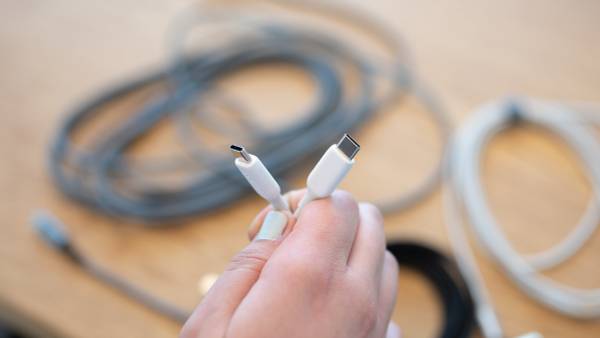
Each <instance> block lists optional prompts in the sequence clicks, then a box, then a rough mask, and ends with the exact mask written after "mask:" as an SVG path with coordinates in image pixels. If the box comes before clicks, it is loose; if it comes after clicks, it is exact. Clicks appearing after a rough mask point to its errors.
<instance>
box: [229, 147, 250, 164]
mask: <svg viewBox="0 0 600 338" xmlns="http://www.w3.org/2000/svg"><path fill="white" fill-rule="evenodd" d="M229 150H231V152H232V153H233V155H234V156H236V157H241V158H242V159H244V161H246V162H250V160H251V158H250V154H248V152H247V151H246V149H244V147H242V146H236V145H235V144H232V145H230V146H229Z"/></svg>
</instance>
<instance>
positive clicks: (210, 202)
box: [49, 13, 450, 224]
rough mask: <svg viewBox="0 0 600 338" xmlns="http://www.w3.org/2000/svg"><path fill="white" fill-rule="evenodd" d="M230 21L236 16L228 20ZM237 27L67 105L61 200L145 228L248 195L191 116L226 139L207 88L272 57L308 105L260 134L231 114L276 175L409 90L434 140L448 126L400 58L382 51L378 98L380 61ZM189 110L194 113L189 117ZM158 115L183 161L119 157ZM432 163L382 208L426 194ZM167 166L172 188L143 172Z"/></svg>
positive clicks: (319, 41)
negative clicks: (311, 100)
mask: <svg viewBox="0 0 600 338" xmlns="http://www.w3.org/2000/svg"><path fill="white" fill-rule="evenodd" d="M220 15H221V14H218V15H217V14H206V13H203V15H197V16H196V17H195V18H194V19H195V20H196V21H195V22H192V25H188V27H183V28H184V30H183V32H181V30H180V32H179V36H178V37H179V39H180V40H183V36H181V35H185V30H186V29H189V28H190V27H191V26H193V24H204V23H205V21H203V20H206V18H207V17H211V18H212V19H211V20H210V21H215V18H219V17H220ZM229 20H231V19H229ZM235 22H243V21H241V20H239V17H238V20H237V21H235ZM233 25H235V24H233ZM244 28H245V29H246V31H251V32H250V33H247V34H240V36H238V37H234V38H232V40H231V41H226V42H224V43H222V46H220V47H217V49H208V50H204V51H202V52H200V53H198V54H195V55H193V56H187V57H186V56H183V55H182V53H181V51H175V53H174V55H175V57H174V58H173V59H174V60H175V61H174V64H173V66H172V67H170V68H169V69H167V70H163V71H159V72H156V73H154V74H149V75H146V76H144V77H141V78H138V79H134V80H132V81H130V82H127V83H124V84H122V85H120V86H117V87H115V88H113V89H110V90H108V91H106V92H104V93H102V94H101V95H99V96H97V97H96V98H94V99H92V100H90V101H89V102H87V103H84V104H83V105H82V106H81V107H80V108H77V109H75V111H74V112H72V113H71V114H70V115H69V116H68V117H67V119H66V121H65V122H64V123H63V124H62V125H61V127H60V128H59V131H58V133H57V135H56V137H55V139H54V143H53V146H52V149H51V152H50V157H49V158H50V161H49V163H50V170H51V174H52V177H53V178H54V181H55V182H56V184H57V186H58V187H59V188H60V189H61V190H62V191H63V192H64V193H65V194H67V195H68V196H70V197H71V198H73V199H75V200H77V201H79V202H82V203H84V204H86V205H88V206H90V207H92V208H95V209H97V210H101V211H104V212H108V213H110V214H113V215H117V216H124V217H132V218H138V219H142V220H145V221H147V222H148V223H149V224H159V222H160V221H164V220H166V219H170V218H173V217H180V216H187V215H191V214H199V213H204V212H209V211H212V210H214V209H216V208H220V207H223V206H226V205H228V204H230V203H232V202H234V201H236V200H238V199H239V198H240V197H242V196H243V195H244V194H246V193H247V192H248V191H249V189H248V187H247V185H246V184H245V183H244V182H242V181H241V180H240V179H239V177H238V175H237V173H236V172H235V171H234V170H233V166H231V163H230V161H229V158H227V157H226V155H225V152H220V153H215V152H214V151H211V150H209V148H208V147H207V146H206V144H205V143H203V142H202V140H201V139H200V138H199V135H198V134H197V133H195V131H194V130H193V126H194V124H195V123H197V121H196V120H199V121H200V122H202V123H203V127H209V128H212V129H213V131H215V132H219V131H221V132H223V131H224V130H225V132H224V133H225V136H230V137H231V135H230V134H232V131H227V128H229V129H235V128H231V127H225V126H219V125H218V122H215V121H214V119H215V117H214V116H211V114H210V112H209V110H208V109H206V107H205V106H203V104H204V103H205V102H206V101H208V100H209V99H212V100H214V98H215V97H219V95H218V94H215V93H219V89H218V88H217V87H216V85H215V83H216V81H217V80H218V79H219V78H221V77H223V76H224V75H227V74H230V73H232V72H235V71H238V70H240V69H243V68H247V67H252V66H254V65H257V64H267V63H273V62H275V63H286V64H292V65H295V66H297V67H300V68H302V69H304V70H305V71H306V72H307V73H309V74H310V75H311V76H312V77H313V79H314V80H315V82H316V84H317V87H318V95H317V98H316V104H314V106H313V108H312V109H311V111H309V112H308V113H305V114H302V119H300V120H299V121H298V122H296V123H294V124H293V125H291V126H287V127H285V128H284V129H283V130H277V131H269V132H267V131H265V130H263V129H261V128H257V127H255V128H250V127H251V126H252V124H250V125H249V124H248V121H246V120H245V119H244V118H243V117H242V116H240V118H239V119H238V122H239V123H240V124H243V123H246V124H245V125H244V130H246V131H247V133H246V134H247V135H245V136H246V137H248V138H249V140H245V141H244V142H245V144H250V148H251V149H253V151H254V152H255V153H256V154H257V155H258V156H260V157H261V159H262V160H263V162H264V163H265V165H266V166H267V167H269V168H270V170H271V171H272V172H273V174H274V175H275V176H276V177H277V178H282V176H284V175H287V174H289V172H290V171H291V170H292V168H294V167H296V165H297V164H298V163H300V162H302V161H303V160H305V159H306V158H308V157H310V156H312V155H314V154H317V153H318V152H320V151H322V149H324V147H326V146H327V145H329V144H331V143H332V142H333V141H334V140H335V139H336V138H337V137H338V136H339V134H341V133H343V132H346V131H351V130H354V129H356V128H358V127H359V126H361V125H362V124H363V123H364V122H365V121H366V120H368V119H369V118H371V117H372V116H373V114H374V113H375V112H377V111H378V110H380V108H381V107H382V106H383V105H384V104H389V103H390V102H391V101H392V98H398V97H400V96H401V94H403V93H410V94H414V95H415V96H416V97H417V99H419V100H420V101H421V102H422V104H423V105H424V106H425V108H426V109H427V111H428V112H430V113H431V115H432V117H433V118H434V120H435V121H436V122H437V124H438V125H439V129H440V131H441V133H442V139H443V140H445V139H446V138H447V136H448V134H449V131H450V123H449V120H448V118H447V117H446V114H445V113H444V112H443V111H442V110H441V108H440V106H439V105H438V104H437V103H436V102H435V100H434V99H433V97H432V96H431V95H430V94H428V93H427V92H426V91H425V89H424V87H422V86H420V84H418V83H417V82H416V81H415V79H414V75H413V74H411V73H410V70H409V68H408V65H407V64H405V63H403V61H402V60H401V59H395V58H400V57H401V56H402V55H400V54H394V55H392V59H394V61H393V63H392V64H390V65H389V66H387V67H383V68H386V69H392V71H391V72H388V73H386V74H385V77H384V79H383V80H388V81H389V82H390V84H391V86H390V89H389V90H388V92H386V94H385V95H383V97H378V93H377V89H378V88H377V83H376V82H377V81H380V80H381V77H382V74H381V72H378V71H377V69H380V68H382V67H381V65H380V64H375V63H376V62H378V60H375V61H373V60H370V59H369V58H368V57H367V56H366V55H364V54H363V53H359V52H357V51H355V49H354V48H350V47H349V46H347V45H346V44H344V43H343V42H342V41H340V40H339V39H337V38H335V37H331V36H328V35H326V34H324V33H316V32H314V31H306V30H301V29H298V28H294V27H288V26H286V25H284V24H281V23H278V22H276V21H272V22H257V21H252V22H251V23H245V27H244ZM379 30H381V29H379ZM389 35H391V34H389ZM180 44H181V43H180ZM177 45H178V44H177V43H173V44H172V46H177ZM174 49H175V50H176V49H178V48H174ZM393 50H395V51H397V50H398V48H397V47H394V48H393ZM397 53H399V52H397ZM348 67H350V68H351V69H352V70H353V71H354V72H356V74H358V80H357V83H356V88H352V90H351V89H350V88H347V87H348V85H347V84H346V83H344V81H343V80H342V75H343V74H344V72H343V69H346V68H348ZM161 83H164V84H165V85H164V86H163V88H162V89H161V90H159V91H158V92H156V91H155V92H153V95H152V99H151V100H147V101H146V102H144V103H143V105H142V107H141V108H140V109H139V110H135V111H132V112H130V113H129V114H130V115H129V116H128V117H127V119H126V121H125V122H123V123H122V124H120V125H117V126H114V127H113V128H111V130H107V131H105V132H104V133H101V134H99V135H97V137H96V139H95V140H94V141H93V142H92V144H93V146H92V147H90V148H88V149H79V148H77V146H76V145H75V144H74V143H73V142H72V141H71V138H72V135H73V134H74V133H81V132H82V131H81V130H85V128H86V126H87V123H88V122H89V121H91V120H93V119H94V118H95V117H96V116H97V115H101V114H103V113H104V112H105V111H106V110H107V108H110V106H111V105H112V104H113V103H114V102H119V101H120V100H124V99H127V98H128V97H129V96H132V95H135V94H137V93H138V92H139V91H142V90H147V88H148V87H150V86H157V84H161ZM350 92H356V94H355V95H352V94H350ZM222 96H223V95H221V97H222ZM238 106H239V105H238ZM198 110H199V111H200V113H196V114H191V113H190V112H193V111H196V112H197V111H198ZM239 114H240V115H242V114H241V113H239ZM165 119H173V120H174V121H176V123H177V126H178V130H179V137H180V142H181V143H182V144H183V145H184V149H185V150H186V152H187V158H169V159H165V160H163V161H159V162H157V161H151V162H149V161H148V160H146V161H144V162H142V163H140V161H139V160H136V161H134V160H132V159H131V158H130V157H129V156H127V154H126V153H127V150H128V149H129V148H130V146H131V145H133V144H134V143H135V142H136V141H138V140H140V139H142V138H143V137H145V136H146V135H147V134H148V133H149V131H150V130H151V129H152V128H153V127H154V126H155V125H156V124H157V123H159V122H160V121H163V120H165ZM204 122H206V123H204ZM249 126H250V127H249ZM219 129H220V130H219ZM238 134H239V133H238ZM224 155H225V156H224ZM186 166H187V168H186ZM200 167H202V168H203V169H202V170H200V169H199V168H200ZM440 169H441V168H440V165H438V166H436V167H435V168H434V170H433V171H432V173H431V174H430V175H429V176H427V178H426V180H425V181H424V183H423V184H422V185H419V186H418V188H417V189H416V190H415V191H413V192H409V193H408V194H406V195H403V196H401V197H400V198H398V199H397V200H394V201H392V202H387V203H383V204H381V206H382V208H383V210H384V211H387V212H389V211H392V210H397V209H399V208H404V207H407V206H410V205H412V204H414V203H416V202H418V201H419V200H421V199H422V198H423V197H425V196H427V195H428V193H429V192H430V191H431V190H433V189H435V187H436V184H437V182H438V179H439V172H440ZM176 170H184V171H186V173H187V176H186V182H185V183H184V184H181V185H180V186H176V187H174V186H173V185H169V186H165V185H164V184H162V185H161V184H160V182H159V181H157V180H154V179H153V178H152V177H151V176H150V175H148V173H154V174H155V173H157V172H163V173H164V172H169V171H176ZM141 182H145V183H147V184H141Z"/></svg>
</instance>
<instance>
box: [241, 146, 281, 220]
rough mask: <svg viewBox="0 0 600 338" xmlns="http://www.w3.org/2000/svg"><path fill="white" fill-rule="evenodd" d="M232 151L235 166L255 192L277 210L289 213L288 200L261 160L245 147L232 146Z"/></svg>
mask: <svg viewBox="0 0 600 338" xmlns="http://www.w3.org/2000/svg"><path fill="white" fill-rule="evenodd" d="M230 150H231V151H232V152H233V153H234V155H236V156H237V158H236V159H235V166H236V167H237V168H238V169H239V171H240V172H241V173H242V175H244V177H245V178H246V180H247V181H248V183H250V185H251V186H252V188H253V189H254V191H256V193H257V194H259V195H260V196H261V197H262V198H264V199H265V200H267V201H268V202H269V203H271V205H273V208H274V209H275V210H279V211H289V210H290V209H289V206H288V203H287V202H286V200H285V199H284V198H283V196H281V188H280V187H279V184H277V181H275V179H274V178H273V176H272V175H271V173H270V172H269V170H267V168H266V167H265V166H264V164H263V163H262V162H261V161H260V159H259V158H258V157H256V156H254V155H252V154H250V153H248V152H247V151H246V149H244V147H241V146H237V145H231V146H230Z"/></svg>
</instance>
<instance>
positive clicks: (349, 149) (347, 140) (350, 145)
mask: <svg viewBox="0 0 600 338" xmlns="http://www.w3.org/2000/svg"><path fill="white" fill-rule="evenodd" d="M337 147H338V149H339V150H340V151H341V152H342V153H344V155H346V156H347V157H348V158H349V159H350V160H352V159H353V158H354V156H356V154H357V153H358V151H359V150H360V145H359V144H358V142H356V140H355V139H353V138H352V136H350V135H348V134H344V136H342V138H341V139H340V141H339V142H338V144H337Z"/></svg>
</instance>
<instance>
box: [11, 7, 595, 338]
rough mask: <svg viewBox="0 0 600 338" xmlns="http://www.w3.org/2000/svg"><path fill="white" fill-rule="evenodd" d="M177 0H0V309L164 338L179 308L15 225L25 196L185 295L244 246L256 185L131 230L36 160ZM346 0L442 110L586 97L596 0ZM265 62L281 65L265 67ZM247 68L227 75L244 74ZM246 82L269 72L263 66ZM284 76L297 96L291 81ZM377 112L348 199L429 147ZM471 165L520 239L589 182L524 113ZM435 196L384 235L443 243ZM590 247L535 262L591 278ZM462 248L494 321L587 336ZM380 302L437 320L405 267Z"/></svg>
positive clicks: (151, 44) (554, 236) (116, 258)
mask: <svg viewBox="0 0 600 338" xmlns="http://www.w3.org/2000/svg"><path fill="white" fill-rule="evenodd" d="M355 2H358V1H355ZM188 3H189V1H175V2H152V3H148V2H141V1H133V0H128V1H118V2H117V1H114V2H107V1H95V2H93V3H92V2H81V1H69V0H60V1H52V2H49V1H2V2H0V13H2V14H1V16H2V20H0V111H1V115H0V118H1V125H2V128H3V129H2V132H1V133H0V154H1V155H2V158H3V159H4V160H3V161H4V163H3V165H2V167H3V169H2V171H1V175H0V183H1V186H0V187H1V188H2V197H1V201H0V211H1V215H2V221H1V233H0V319H4V320H9V321H12V322H13V323H16V324H18V325H19V326H21V327H22V328H23V329H25V330H27V331H30V332H33V333H36V332H37V333H39V332H45V333H44V334H42V335H43V336H48V335H49V333H48V332H51V333H53V334H54V335H56V336H66V337H145V338H149V337H173V336H175V335H176V334H177V332H178V330H179V326H178V324H176V323H173V322H172V321H170V320H168V319H165V318H163V317H161V316H159V315H157V314H155V313H153V312H151V311H149V310H147V309H145V308H144V307H142V306H140V305H138V304H136V303H135V302H132V301H130V300H129V299H127V298H125V297H123V296H122V295H121V294H119V293H117V292H115V291H113V290H111V289H110V288H107V287H106V286H105V285H103V284H101V283H99V282H97V281H96V280H94V279H93V278H91V277H89V276H88V275H86V274H85V273H82V272H81V271H80V270H79V269H78V268H77V267H75V266H73V265H72V264H70V263H69V262H68V261H66V260H64V259H62V257H60V256H59V255H58V254H56V253H55V252H53V251H51V250H49V249H48V248H47V247H46V246H45V245H44V244H43V243H41V242H40V241H39V240H38V239H37V238H36V236H35V234H34V233H33V231H32V230H31V227H30V226H29V223H28V218H29V216H30V214H31V212H32V211H33V210H34V209H37V208H46V209H49V210H52V212H54V213H55V214H56V215H57V216H58V217H60V218H61V219H62V220H63V221H64V222H65V223H66V224H67V225H68V228H69V230H70V231H71V233H72V236H73V238H74V240H75V241H76V242H77V244H78V245H79V246H80V247H81V248H82V250H84V251H85V253H86V254H87V255H89V256H90V257H93V258H94V259H95V260H97V261H98V262H99V263H100V264H103V265H106V266H110V268H111V269H112V270H113V271H114V272H115V273H118V274H119V275H121V276H124V277H126V278H128V279H130V280H132V281H135V282H136V283H138V284H139V285H140V286H142V287H143V288H145V289H146V290H148V291H151V292H153V293H156V294H157V295H160V296H161V297H164V298H165V299H169V300H171V301H173V302H175V303H177V304H179V305H180V306H182V307H185V308H189V309H192V308H193V306H194V305H195V304H196V303H197V302H198V300H199V298H200V296H199V295H198V292H197V287H196V285H197V281H198V280H199V279H200V278H201V276H203V275H205V274H207V273H219V272H220V271H221V270H222V269H223V268H224V266H225V264H226V263H227V261H228V259H229V258H230V257H231V256H232V255H233V254H234V253H235V252H236V251H238V250H239V249H240V248H242V247H243V246H244V245H245V243H246V241H247V239H246V226H247V224H248V223H249V221H250V219H251V218H252V217H253V215H254V214H255V213H256V212H257V211H258V210H259V209H260V208H262V207H263V204H264V203H263V202H262V201H261V200H259V199H258V198H254V197H252V198H247V199H244V200H243V201H240V202H239V203H237V204H236V205H235V207H234V208H230V209H227V210H226V211H224V212H220V213H215V214H212V215H210V216H204V217H197V218H193V219H192V220H190V221H188V222H186V223H189V224H185V225H184V226H180V227H166V228H164V229H156V230H148V229H144V228H142V227H140V226H136V225H135V224H126V223H124V222H123V221H119V220H115V219H111V218H108V217H107V216H103V215H99V214H96V213H93V212H91V211H89V210H86V209H84V208H82V207H80V206H78V205H75V204H73V203H72V202H71V201H69V200H67V199H65V198H64V197H63V196H62V195H61V194H60V193H58V192H57V191H56V190H55V189H54V187H53V185H52V183H51V182H50V180H49V178H48V175H47V172H46V169H45V166H44V160H45V155H46V151H47V147H48V144H49V141H50V140H51V136H52V133H53V131H54V130H55V129H56V127H57V125H58V123H59V120H60V118H62V117H64V116H65V114H66V110H67V109H68V108H70V107H72V106H73V105H74V104H75V103H76V102H79V101H80V100H82V99H84V98H86V97H88V96H89V95H92V94H94V93H95V92H96V91H97V90H98V89H100V88H104V87H106V86H107V85H108V84H111V83H115V81H118V80H119V79H122V78H123V77H124V76H125V75H128V74H135V73H139V72H140V71H143V70H144V69H148V68H149V67H150V66H153V65H160V64H162V63H163V62H164V60H165V55H166V52H165V50H164V32H165V29H166V27H167V24H168V22H169V20H171V19H172V18H173V16H174V15H175V13H177V12H178V11H179V10H180V9H181V8H184V7H185V6H186V5H188ZM360 5H361V6H364V7H365V8H368V9H370V10H371V11H372V12H373V13H374V14H375V15H377V16H379V17H380V18H381V20H383V21H384V22H386V23H387V24H390V25H391V26H392V27H393V28H394V29H396V30H397V31H399V32H401V33H402V35H403V36H404V37H405V38H406V40H407V42H408V45H409V47H410V48H411V50H412V52H413V53H414V55H415V60H416V63H417V66H418V70H419V74H420V76H421V78H423V79H425V80H426V82H427V83H429V84H430V85H431V86H432V87H433V89H434V90H435V91H436V92H437V93H438V95H439V96H440V97H441V98H442V100H443V102H444V103H445V105H446V107H447V108H448V109H449V111H450V112H451V113H452V115H453V119H454V121H455V122H456V123H460V121H463V120H464V118H466V117H467V116H468V115H469V112H470V111H472V110H473V109H474V108H476V107H477V106H479V105H480V104H482V103H484V102H486V101H489V100H495V99H498V98H502V97H504V96H506V95H509V94H523V95H527V96H533V97H539V98H550V99H559V100H590V101H596V102H600V63H599V62H598V61H599V60H600V43H599V42H600V20H598V15H599V14H600V2H597V1H591V0H589V1H578V2H573V1H567V0H560V1H552V2H548V1H540V0H536V1H527V2H524V1H518V0H510V1H485V2H483V1H474V0H467V1H461V2H450V1H448V2H440V1H419V2H413V1H392V0H389V1H371V2H368V3H366V2H363V3H362V4H360ZM280 71H285V70H271V72H274V73H275V75H277V74H279V73H277V72H280ZM253 75H255V74H243V75H240V78H239V79H232V81H233V82H235V81H238V82H239V83H240V84H241V86H242V87H243V86H244V84H246V86H247V84H248V83H250V79H254V78H255V77H253ZM297 77H299V78H301V75H298V76H297ZM292 79H294V77H292ZM252 81H253V80H252ZM263 85H264V88H267V89H268V88H273V87H269V86H273V83H270V84H269V83H268V81H266V82H265V83H264V84H263V83H262V82H261V86H263ZM290 86H292V87H291V88H295V89H297V91H298V92H299V93H308V94H310V87H306V86H304V85H303V84H302V83H301V82H300V83H295V82H293V81H292V82H290ZM294 86H295V87H294ZM261 88H263V87H261ZM279 108H280V107H279V106H271V107H270V109H279ZM392 110H393V111H390V112H389V113H388V114H385V115H383V116H381V117H380V118H378V119H377V120H376V121H375V122H373V123H370V124H369V125H368V126H366V127H365V128H364V129H363V130H362V131H361V132H360V133H359V134H358V135H357V137H358V138H359V139H360V141H361V143H362V145H363V149H364V150H363V152H362V153H361V155H360V157H361V158H360V162H359V164H358V165H357V166H356V167H355V169H354V170H353V171H352V173H351V174H350V176H349V177H348V178H347V180H346V181H345V183H344V185H343V187H344V188H345V189H347V190H349V191H351V192H353V193H355V194H356V196H357V198H359V199H362V200H373V199H376V198H377V197H379V196H380V195H383V196H389V195H391V194H393V193H397V192H402V191H405V190H407V189H409V188H410V187H411V185H413V184H415V182H417V181H418V180H419V179H420V178H421V177H422V175H423V174H424V172H425V171H426V170H427V169H428V168H430V166H431V165H432V164H433V163H434V162H435V160H436V159H437V156H439V152H440V145H439V142H438V140H437V139H436V133H435V130H434V128H433V124H432V122H431V121H430V120H429V119H428V118H427V116H426V115H424V114H423V112H422V110H421V109H420V108H419V107H418V106H417V105H414V104H408V105H402V106H400V107H398V108H396V109H392ZM384 145H386V149H385V150H384V149H383V146H384ZM390 154H393V156H389V155H390ZM375 169H377V171H378V172H380V173H383V174H386V173H394V177H395V184H393V185H390V184H386V182H385V180H384V178H383V177H381V176H383V175H378V176H377V177H376V176H375V175H373V172H374V171H376V170H375ZM484 179H485V182H484V184H485V188H486V189H487V192H488V194H489V200H490V203H491V205H492V207H493V209H494V212H495V214H496V216H497V217H498V218H499V220H500V222H501V224H502V226H503V228H504V230H505V231H506V233H507V236H508V237H509V238H510V239H511V240H512V241H513V242H514V245H515V246H516V248H517V249H518V250H520V251H522V252H524V253H525V252H533V251H536V250H541V249H543V248H547V247H549V246H550V245H552V244H554V243H556V242H557V241H559V240H560V239H561V238H562V237H563V236H564V235H565V234H566V233H567V231H568V230H569V229H570V228H571V227H572V226H573V225H574V223H575V221H576V220H577V217H578V215H579V214H580V212H581V211H582V210H583V208H584V207H585V205H586V202H587V199H588V198H589V196H590V188H589V185H588V183H587V181H586V178H585V176H584V175H583V173H582V170H581V167H580V166H579V164H578V162H577V161H576V159H575V156H574V154H573V153H572V152H570V151H569V149H568V148H567V147H566V146H565V145H564V144H563V143H561V142H560V141H559V140H557V139H556V138H554V137H552V136H550V135H547V134H544V133H542V132H540V131H536V130H532V129H529V128H526V127H520V128H518V129H514V130H510V131H507V132H504V133H502V134H501V135H500V136H498V137H497V138H496V139H494V140H493V142H492V143H491V145H490V147H489V149H488V151H487V152H486V154H485V163H484ZM441 212H442V208H441V200H440V196H439V192H436V193H435V194H434V195H432V196H431V197H430V198H428V199H427V200H426V201H425V202H424V203H422V204H420V205H418V206H417V207H415V208H413V209H411V210H408V211H406V212H402V213H398V214H394V215H390V216H389V217H387V218H386V225H385V230H386V233H387V235H388V237H389V238H416V239H419V240H423V241H427V242H428V243H431V244H433V245H437V246H439V247H441V248H445V249H447V248H448V242H447V240H446V235H445V231H444V226H443V223H442V217H441ZM477 250H478V252H479V253H481V251H480V250H479V249H477ZM598 252H600V234H598V233H596V234H594V238H593V239H592V240H591V241H590V242H589V243H588V244H587V245H586V247H585V248H584V249H583V250H582V251H581V253H580V254H578V255H577V256H576V257H574V258H573V259H572V260H570V261H569V263H567V264H565V265H564V266H561V267H559V268H556V269H554V270H552V271H550V272H549V273H548V275H550V276H552V277H555V278H557V279H558V280H560V281H564V282H567V283H570V284H573V285H577V286H583V287H598V286H600V267H599V265H598V257H597V255H598ZM478 261H479V262H480V264H481V266H482V269H483V274H484V277H485V280H486V282H487V285H488V287H489V288H490V290H491V294H492V295H493V300H494V303H495V305H496V307H497V309H498V312H499V314H500V317H501V320H502V324H503V325H504V327H505V329H506V332H507V334H508V336H515V335H517V334H521V333H524V332H528V331H532V330H537V331H540V332H542V333H543V334H544V335H545V336H546V337H598V336H600V322H598V321H595V322H593V321H587V322H586V321H578V320H574V319H569V318H566V317H564V316H561V315H559V314H557V313H554V312H552V311H550V310H548V309H546V308H544V307H542V306H540V305H538V304H537V303H535V302H534V301H532V300H530V299H529V298H527V297H526V296H525V294H524V293H522V292H521V291H520V290H519V289H517V287H516V286H515V285H514V284H513V283H512V282H511V281H510V280H509V279H508V278H507V277H505V276H504V275H503V274H502V273H501V272H500V271H499V269H498V268H497V267H496V266H494V265H493V264H492V263H491V262H490V261H488V260H487V259H486V258H485V257H484V256H483V255H481V254H480V255H479V257H478ZM394 318H395V320H396V321H397V322H398V323H400V325H401V326H402V328H403V330H404V333H405V336H406V337H433V336H434V333H435V332H436V331H437V330H438V328H439V325H440V318H441V312H440V309H439V307H438V305H437V299H436V296H435V293H434V291H433V289H431V288H430V287H429V286H428V285H427V284H426V283H425V282H424V280H423V279H422V278H421V277H419V276H418V275H416V274H414V273H412V272H410V271H402V272H401V278H400V285H399V297H398V305H397V310H396V313H395V315H394Z"/></svg>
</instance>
